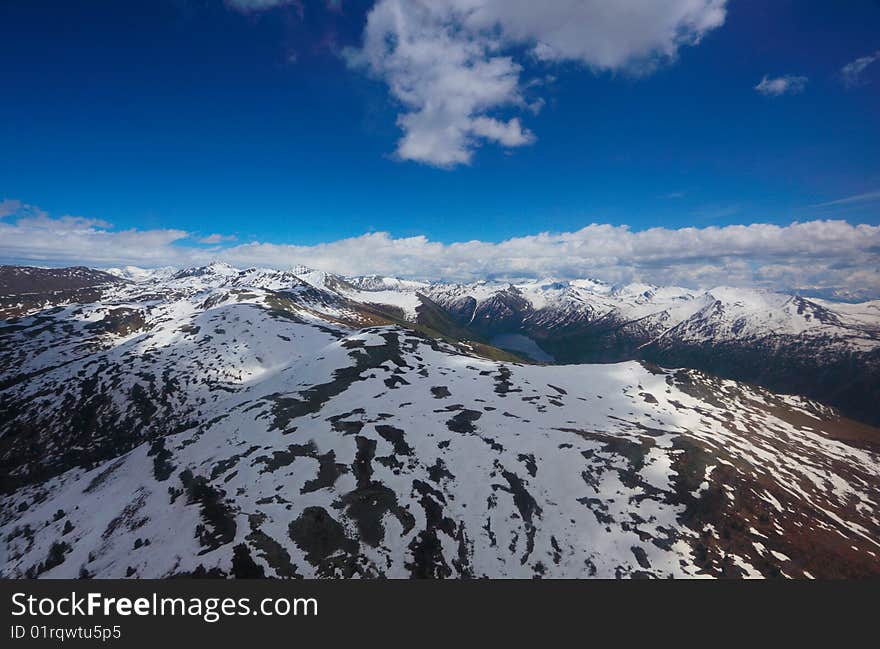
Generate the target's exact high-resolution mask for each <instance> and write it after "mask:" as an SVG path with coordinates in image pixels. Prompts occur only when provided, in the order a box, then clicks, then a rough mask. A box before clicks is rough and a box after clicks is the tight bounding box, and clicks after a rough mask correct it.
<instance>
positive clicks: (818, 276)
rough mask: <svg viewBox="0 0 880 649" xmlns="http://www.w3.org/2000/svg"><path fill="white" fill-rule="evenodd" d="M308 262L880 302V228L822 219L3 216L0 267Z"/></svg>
mask: <svg viewBox="0 0 880 649" xmlns="http://www.w3.org/2000/svg"><path fill="white" fill-rule="evenodd" d="M213 259H220V260H223V261H226V262H228V263H230V264H233V265H236V266H240V267H245V266H270V267H276V268H289V267H291V266H293V265H296V264H306V265H308V266H312V267H314V268H318V269H321V270H326V271H330V272H336V273H340V274H344V275H361V274H371V273H377V274H382V275H394V276H399V277H409V278H415V279H429V280H438V279H439V280H449V281H473V280H477V279H522V278H544V277H558V278H562V279H571V278H577V277H596V278H599V279H603V280H605V281H609V282H629V281H645V282H650V283H655V284H678V285H683V286H690V287H711V286H714V285H718V284H734V285H741V286H761V287H767V288H774V289H780V290H810V291H813V292H816V291H824V292H827V293H831V292H836V293H838V294H843V293H846V294H847V295H853V296H861V297H880V226H876V225H851V224H849V223H847V222H845V221H838V220H826V221H809V222H805V223H797V222H795V223H792V224H790V225H785V226H780V225H772V224H767V223H755V224H751V225H728V226H724V227H705V228H693V227H689V228H679V229H669V228H651V229H648V230H642V231H634V230H632V229H631V228H629V227H627V226H623V225H619V226H614V225H607V224H595V223H594V224H590V225H587V226H586V227H584V228H581V229H580V230H577V231H575V232H562V233H549V232H543V233H538V234H534V235H529V236H522V237H515V238H512V239H508V240H506V241H501V242H490V241H477V240H474V241H462V242H456V243H441V242H438V241H431V240H430V239H428V238H427V237H425V236H414V237H403V238H395V237H393V236H391V235H390V234H388V233H387V232H373V233H368V234H364V235H361V236H359V237H353V238H348V239H341V240H337V241H331V242H327V243H321V244H318V245H310V246H302V245H293V244H275V243H262V242H253V243H244V244H238V245H216V246H212V247H207V248H206V247H204V246H200V245H194V243H193V240H192V239H191V235H190V234H189V233H187V232H186V231H183V230H176V229H160V230H116V229H114V228H112V227H110V226H108V225H106V224H102V222H101V221H97V220H93V219H81V218H78V217H60V218H52V217H49V216H47V215H45V214H39V215H36V216H35V215H34V214H33V213H23V212H19V213H17V214H16V215H14V216H13V218H12V219H4V220H3V221H0V260H2V261H5V262H15V263H27V262H29V263H40V264H51V265H62V264H74V263H75V264H87V265H92V266H99V267H101V266H115V265H127V264H133V265H141V266H163V265H174V266H189V265H198V264H204V263H207V262H209V261H211V260H213Z"/></svg>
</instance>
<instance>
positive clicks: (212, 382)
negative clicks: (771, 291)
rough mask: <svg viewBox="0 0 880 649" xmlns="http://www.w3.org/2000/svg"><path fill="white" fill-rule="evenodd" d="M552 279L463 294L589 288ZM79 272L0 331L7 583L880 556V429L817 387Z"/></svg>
mask: <svg viewBox="0 0 880 649" xmlns="http://www.w3.org/2000/svg"><path fill="white" fill-rule="evenodd" d="M553 284H554V286H552V287H548V288H540V289H534V290H533V295H534V296H535V297H532V296H530V293H529V291H528V290H525V289H519V288H517V287H514V289H515V290H510V289H509V288H504V289H501V288H499V289H498V290H497V291H495V292H494V293H492V291H489V290H487V287H486V286H485V285H483V286H482V287H480V290H485V295H487V297H486V298H485V299H484V300H482V302H486V301H490V300H493V299H494V298H495V297H497V298H498V304H512V305H514V306H515V305H517V304H520V302H519V301H520V300H523V301H526V302H528V304H529V305H532V306H531V311H532V312H533V313H534V312H538V311H541V310H542V309H540V308H535V306H534V305H535V304H537V302H536V300H538V299H539V298H540V299H543V300H545V302H543V304H545V305H547V304H559V303H564V304H575V303H576V302H575V297H576V296H579V295H580V296H581V297H584V296H583V293H582V291H584V290H587V289H589V288H590V286H588V285H587V283H584V285H582V286H578V284H575V283H571V284H566V283H562V282H554V283H553ZM541 286H542V287H544V286H546V285H545V284H542V285H541ZM597 287H598V288H595V289H592V290H591V294H593V295H596V296H599V297H602V296H603V295H604V299H607V300H620V301H626V302H627V304H631V305H633V306H632V308H633V309H638V308H646V307H645V304H646V303H647V302H651V301H652V300H665V301H666V302H667V303H668V304H670V305H674V306H675V307H676V308H678V307H680V308H682V309H684V308H687V309H690V308H691V302H700V301H705V300H706V298H705V294H699V293H694V294H692V295H690V297H687V295H685V294H676V293H675V292H674V291H670V292H665V291H663V290H655V291H654V292H653V293H652V291H651V290H650V289H646V290H644V291H640V290H637V289H635V288H630V289H626V287H621V288H615V287H605V286H602V285H598V284H597ZM606 288H607V290H606ZM572 289H577V290H572ZM92 290H94V291H95V294H94V295H92V296H90V297H89V299H80V298H76V297H74V298H71V297H70V296H68V295H61V296H57V300H56V301H55V302H54V303H53V304H52V305H51V306H50V307H48V308H47V307H46V306H45V305H41V306H38V307H34V308H33V309H31V310H27V309H24V310H21V309H20V312H19V313H17V314H16V316H15V317H8V318H7V319H6V320H5V321H3V322H2V324H0V478H2V482H0V493H2V495H0V535H2V538H3V540H4V543H3V544H0V574H2V576H5V577H21V576H39V577H66V576H72V577H75V576H90V577H122V576H129V577H166V576H171V575H194V574H215V575H222V576H267V577H299V576H303V577H353V576H358V577H380V576H387V577H482V576H489V577H532V576H549V577H579V576H584V577H586V576H598V577H639V576H654V577H667V576H677V577H687V576H708V577H722V576H727V577H752V576H766V577H770V576H789V577H841V576H847V577H853V576H866V575H878V574H880V555H878V553H880V541H878V539H880V456H878V451H880V445H878V442H880V431H878V430H877V429H874V428H871V427H869V426H865V425H861V424H858V423H855V422H852V421H849V420H846V419H842V418H841V417H839V416H838V415H837V414H836V413H835V412H834V411H833V410H831V409H829V408H827V407H825V406H821V405H819V404H818V403H815V402H812V401H808V400H805V399H803V398H799V397H793V396H781V395H776V394H773V393H770V392H767V391H766V390H763V389H761V388H757V387H751V386H747V385H744V384H740V383H737V382H735V381H731V380H724V379H718V378H713V377H711V376H708V375H706V374H703V373H701V372H696V371H691V370H665V369H660V368H659V367H656V366H654V365H650V364H647V363H642V362H637V361H629V362H623V363H616V364H605V365H566V366H560V365H546V364H530V363H524V362H516V359H515V358H514V357H511V356H509V355H507V354H505V353H503V352H501V351H499V350H497V349H495V348H493V347H492V346H489V345H486V344H485V340H482V339H480V338H479V337H478V336H476V335H475V337H473V338H469V337H468V335H470V334H471V333H474V334H476V332H477V330H476V329H473V330H472V329H468V328H462V327H460V326H459V325H457V324H456V321H454V320H453V319H452V317H451V316H450V315H449V314H453V313H456V311H455V309H454V306H453V305H452V304H451V303H449V302H445V301H444V299H443V298H442V296H441V295H440V293H441V291H444V290H445V291H449V292H450V293H451V292H452V291H454V290H455V287H450V286H445V287H441V286H424V285H418V286H408V285H395V284H393V283H386V282H385V281H376V280H375V279H373V280H370V281H369V282H364V283H360V282H358V281H357V279H356V278H348V279H343V278H338V277H335V276H332V275H327V274H322V273H317V272H315V271H304V270H303V269H292V270H291V271H287V272H282V271H269V270H261V269H247V270H243V271H239V270H237V269H233V268H231V267H228V266H225V265H222V264H211V265H209V266H206V267H202V268H196V269H187V270H184V271H177V272H174V273H170V274H169V273H163V274H157V275H156V276H155V277H152V278H150V277H143V276H142V277H139V278H138V280H137V281H125V282H121V281H114V282H109V283H102V284H98V285H96V286H95V287H94V288H93V289H92ZM468 290H469V289H468ZM474 290H476V289H474ZM603 291H604V293H603ZM385 293H393V294H394V295H395V296H396V297H394V298H393V299H394V300H396V302H395V301H389V302H386V301H385V300H386V299H387V298H386V297H385V295H384V294H385ZM649 293H650V294H651V295H650V296H649V295H648V294H649ZM404 295H405V296H412V297H415V300H416V301H414V302H408V303H406V304H410V305H414V306H413V308H412V309H411V310H410V311H409V312H408V310H407V308H406V307H405V306H402V305H401V304H402V303H403V301H404V300H408V299H411V298H410V297H400V296H404ZM481 295H482V294H481ZM524 295H525V296H526V297H523V296H524ZM597 299H598V298H597ZM554 300H557V301H554ZM640 300H641V301H642V302H641V303H640ZM716 301H717V299H716ZM587 302H588V301H587V300H586V299H584V301H583V302H582V304H584V305H585V306H584V310H586V305H587ZM383 304H386V305H391V306H390V308H383V307H382V305H383ZM439 304H442V305H443V306H444V308H443V309H441V308H440V307H439V306H438V305H439ZM595 304H598V303H597V302H596V301H590V305H595ZM684 305H687V307H685V306H684ZM706 306H707V305H706V304H704V305H703V306H700V307H698V308H695V309H694V310H693V314H692V315H694V314H697V313H699V312H700V310H701V309H705V308H706ZM818 306H820V307H822V308H828V307H826V306H824V305H822V304H819V305H818ZM499 308H500V307H499ZM545 308H546V307H545ZM591 308H593V307H592V306H591ZM595 308H596V309H598V307H595ZM792 308H793V311H794V312H795V313H797V307H796V306H795V307H792ZM847 308H849V311H848V312H847V313H843V312H842V311H840V312H838V311H835V313H836V314H837V315H838V317H843V316H845V317H846V318H847V322H849V321H852V320H860V321H862V322H867V323H868V324H870V322H871V317H872V316H871V313H872V312H871V307H870V305H869V306H865V305H861V306H851V307H847ZM670 309H672V307H670ZM646 310H647V308H646ZM596 312H597V313H601V312H600V311H598V310H597V311H596ZM841 314H842V316H841ZM546 315H549V313H548V314H546ZM799 315H800V316H803V313H800V314H799ZM573 317H574V316H571V318H573ZM596 317H601V315H599V316H596ZM670 317H672V316H670ZM676 317H677V316H676ZM691 317H692V316H688V317H687V318H682V319H680V320H679V321H678V322H677V323H676V324H675V325H670V326H669V327H667V328H666V329H664V331H669V330H670V329H671V328H673V327H674V326H677V325H680V324H681V323H683V322H686V321H688V320H689V319H690V318H691ZM810 317H811V320H812V319H813V318H816V317H819V316H817V315H816V314H814V313H810ZM821 317H823V318H825V316H824V315H822V316H821ZM444 318H445V319H444ZM571 318H570V319H569V321H571ZM560 326H562V325H560ZM828 326H831V325H828ZM835 326H837V325H835ZM658 335H659V334H658Z"/></svg>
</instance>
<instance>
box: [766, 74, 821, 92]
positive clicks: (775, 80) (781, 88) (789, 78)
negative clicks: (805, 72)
mask: <svg viewBox="0 0 880 649" xmlns="http://www.w3.org/2000/svg"><path fill="white" fill-rule="evenodd" d="M807 81H808V79H807V77H796V76H794V75H791V74H785V75H783V76H781V77H768V76H767V75H766V74H765V75H764V78H763V79H761V81H760V82H759V83H758V85H756V86H755V90H757V91H758V92H759V93H761V94H762V95H766V96H768V97H780V96H782V95H797V94H800V93H802V92H803V91H804V89H805V88H806V87H807Z"/></svg>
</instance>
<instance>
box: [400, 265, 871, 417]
mask: <svg viewBox="0 0 880 649" xmlns="http://www.w3.org/2000/svg"><path fill="white" fill-rule="evenodd" d="M415 292H417V293H419V294H420V295H423V296H424V297H425V299H430V300H431V301H433V302H434V303H436V304H437V305H439V306H441V307H442V308H443V309H444V310H445V311H446V312H447V313H448V314H449V315H450V316H451V317H452V318H453V320H454V321H455V322H456V323H457V324H458V325H460V326H462V327H466V328H467V329H468V330H470V331H471V332H473V333H474V335H477V336H481V337H483V338H485V339H486V340H488V341H494V342H495V343H496V344H498V345H501V346H502V347H505V348H509V349H514V350H517V351H519V352H521V353H525V354H527V355H529V356H530V357H532V358H534V359H536V360H554V359H555V360H556V361H557V362H561V363H590V362H619V361H623V360H630V359H641V360H648V361H651V362H656V363H659V364H661V365H666V366H671V367H690V368H697V369H701V370H704V371H707V372H711V373H713V374H718V375H720V376H724V377H728V378H734V379H737V380H744V381H749V382H754V383H757V384H759V385H763V386H764V387H768V388H771V389H773V390H777V391H782V392H791V393H797V394H804V395H807V396H810V397H812V398H815V399H819V400H821V401H825V402H827V403H830V404H831V405H834V406H837V407H839V408H841V409H843V410H844V411H845V412H847V413H848V414H850V415H852V416H854V417H856V418H858V419H861V420H864V421H869V422H871V423H875V424H876V423H880V410H878V409H877V408H876V405H875V404H876V403H877V402H878V400H880V301H876V300H875V301H872V302H863V303H861V304H847V303H837V302H829V301H826V300H820V299H815V298H814V299H807V298H804V297H800V296H794V295H786V294H781V293H773V292H770V291H765V290H756V289H745V288H732V287H724V286H719V287H716V288H713V289H710V290H705V291H695V290H691V289H685V288H679V287H660V286H652V285H647V284H628V285H623V286H611V285H608V284H604V283H602V282H600V281H596V280H576V281H559V280H553V279H548V280H544V281H534V282H525V283H519V284H507V283H490V282H478V283H475V284H466V285H457V284H433V285H430V286H428V287H426V288H423V289H418V290H417V291H415Z"/></svg>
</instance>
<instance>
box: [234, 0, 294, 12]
mask: <svg viewBox="0 0 880 649" xmlns="http://www.w3.org/2000/svg"><path fill="white" fill-rule="evenodd" d="M226 4H227V5H228V6H230V7H232V8H233V9H237V10H238V11H245V12H249V11H266V10H268V9H274V8H275V7H281V6H283V5H293V6H294V8H295V9H296V10H297V11H298V12H299V13H300V14H302V13H303V4H302V0H226Z"/></svg>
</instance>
